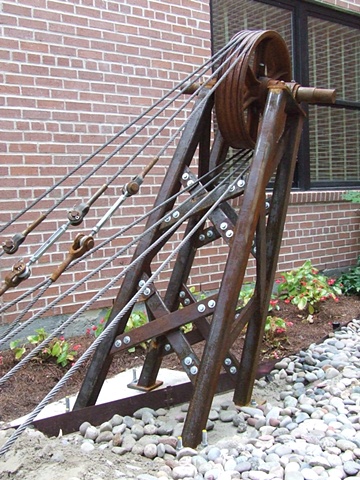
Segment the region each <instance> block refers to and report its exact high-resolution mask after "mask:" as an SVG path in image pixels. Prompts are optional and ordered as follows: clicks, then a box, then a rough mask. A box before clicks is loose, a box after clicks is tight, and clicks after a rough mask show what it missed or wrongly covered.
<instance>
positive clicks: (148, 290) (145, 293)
mask: <svg viewBox="0 0 360 480" xmlns="http://www.w3.org/2000/svg"><path fill="white" fill-rule="evenodd" d="M143 293H144V295H146V296H147V295H150V293H151V290H150V288H149V287H147V288H145V290H144V292H143Z"/></svg>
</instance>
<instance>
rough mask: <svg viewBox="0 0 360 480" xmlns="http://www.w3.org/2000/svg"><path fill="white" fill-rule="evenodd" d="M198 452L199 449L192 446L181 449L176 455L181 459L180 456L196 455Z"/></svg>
mask: <svg viewBox="0 0 360 480" xmlns="http://www.w3.org/2000/svg"><path fill="white" fill-rule="evenodd" d="M197 454H198V452H197V450H195V449H193V448H190V447H185V448H182V449H181V450H179V452H178V453H177V455H176V458H177V459H178V460H180V458H182V457H194V456H195V455H197Z"/></svg>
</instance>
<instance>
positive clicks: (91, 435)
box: [85, 425, 99, 440]
mask: <svg viewBox="0 0 360 480" xmlns="http://www.w3.org/2000/svg"><path fill="white" fill-rule="evenodd" d="M98 435H99V431H98V429H97V428H96V427H93V426H92V425H91V426H90V427H88V428H87V429H86V432H85V438H88V439H89V440H96V439H97V436H98Z"/></svg>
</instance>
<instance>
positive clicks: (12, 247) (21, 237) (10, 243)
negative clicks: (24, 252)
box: [2, 214, 46, 255]
mask: <svg viewBox="0 0 360 480" xmlns="http://www.w3.org/2000/svg"><path fill="white" fill-rule="evenodd" d="M45 218H46V215H45V214H43V215H40V217H39V218H37V219H36V220H35V221H34V222H33V223H32V224H31V225H29V226H28V227H27V228H26V229H25V230H24V231H23V232H21V233H16V234H15V235H14V236H13V237H12V238H8V239H7V240H5V242H4V243H3V245H2V248H3V250H4V252H5V253H7V254H8V255H12V254H14V253H16V252H17V251H18V249H19V247H20V245H21V244H22V243H24V241H25V239H26V237H27V236H28V235H29V233H31V232H32V231H33V230H34V229H35V228H36V227H37V226H38V225H39V224H40V223H41V222H42V221H43V220H44V219H45Z"/></svg>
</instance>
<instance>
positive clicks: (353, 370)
mask: <svg viewBox="0 0 360 480" xmlns="http://www.w3.org/2000/svg"><path fill="white" fill-rule="evenodd" d="M359 336H360V320H353V321H352V322H351V323H350V324H349V325H348V326H346V327H342V328H341V329H340V330H338V331H336V332H334V335H333V336H332V337H330V338H328V339H326V340H325V341H324V342H323V343H321V344H313V345H311V346H310V347H309V348H308V350H306V351H301V352H299V354H297V355H294V356H289V357H287V358H284V359H282V360H281V361H279V362H278V363H277V364H276V365H275V368H274V370H273V371H272V372H271V373H270V375H269V376H268V377H267V378H266V379H261V380H259V381H257V382H256V389H255V390H256V396H254V399H255V400H254V401H253V402H252V404H251V405H250V406H246V407H236V406H235V405H234V404H233V402H232V401H231V400H229V398H231V397H230V396H229V397H228V398H224V397H219V398H218V397H216V398H215V399H214V402H213V407H212V409H211V411H210V415H209V420H208V424H207V432H206V433H204V435H203V443H202V444H201V445H199V447H198V448H197V449H192V448H188V447H186V446H185V447H184V446H183V445H182V441H181V432H182V428H183V422H184V420H185V418H186V412H187V408H188V405H186V404H184V405H182V406H181V407H179V408H177V409H170V410H166V409H158V410H156V411H154V410H152V409H150V408H146V407H145V408H141V409H140V410H138V411H137V412H135V413H134V415H133V416H131V417H130V416H124V417H123V416H121V415H114V416H113V417H112V418H111V419H109V421H108V422H105V423H103V424H102V425H98V426H93V425H90V423H88V422H85V423H84V424H82V425H81V427H80V431H79V432H78V433H76V434H72V435H67V436H64V437H62V438H60V439H57V443H56V444H55V445H58V446H59V445H61V448H60V446H59V447H58V451H56V447H54V449H55V451H52V455H55V454H58V455H60V457H61V455H64V453H63V452H64V448H65V449H66V448H67V449H68V448H69V447H71V448H72V450H73V451H75V450H78V451H81V453H82V454H85V455H89V456H91V455H93V454H94V452H95V453H97V454H98V453H99V452H106V453H111V454H112V458H113V460H112V462H113V464H114V465H117V466H116V468H114V469H113V470H112V472H113V473H112V476H111V477H109V476H106V477H103V478H107V479H108V478H110V479H111V478H134V479H137V480H155V479H160V480H167V479H173V480H178V479H185V480H186V479H190V478H191V479H197V480H201V479H207V480H230V479H237V478H239V479H250V480H267V479H283V480H325V479H333V480H338V479H346V480H351V479H354V478H359V477H360V421H359V420H360V368H359V367H360V343H359ZM269 392H272V395H269V394H268V393H269ZM0 433H1V432H0ZM8 434H9V433H7V435H8ZM0 437H1V436H0ZM0 440H1V438H0ZM13 455H15V454H14V453H12V452H9V453H8V454H7V456H6V458H5V463H3V465H2V466H1V463H0V474H1V473H5V474H6V472H7V470H6V462H9V460H11V459H12V460H13ZM129 455H131V456H132V458H135V457H134V456H136V457H137V458H138V459H139V461H140V460H143V461H150V462H151V465H152V467H151V469H148V470H146V471H147V472H149V473H144V471H142V473H139V472H137V471H134V472H131V470H130V472H129V470H126V471H125V470H124V469H122V465H123V464H124V462H125V463H126V461H128V460H126V459H127V458H128V456H129ZM59 461H61V458H60V460H59ZM4 465H5V467H4ZM20 471H21V469H20ZM7 473H9V472H7ZM0 477H1V475H0ZM1 478H2V477H1ZM4 478H20V477H17V476H14V477H11V476H8V477H6V476H4ZM24 478H26V477H24ZM29 478H33V477H29ZM68 478H69V477H68ZM83 478H84V479H85V478H86V479H87V478H92V477H85V476H83V477H81V476H73V477H71V480H82V479H83ZM94 478H95V477H94ZM96 478H101V477H96Z"/></svg>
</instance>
